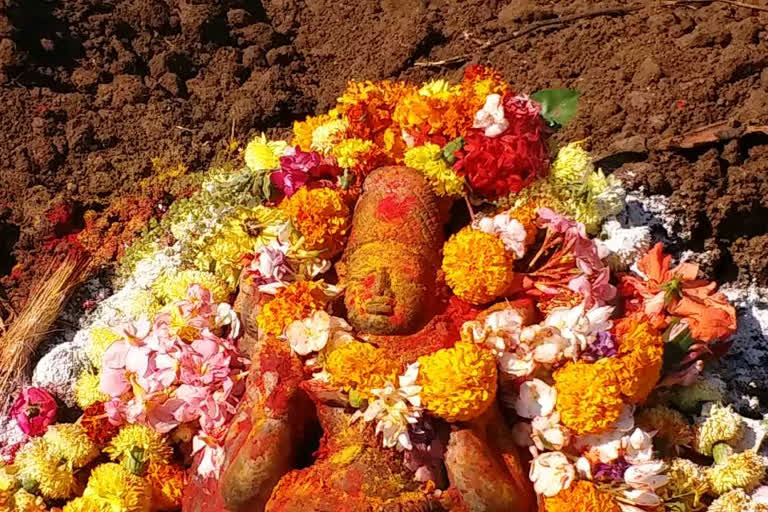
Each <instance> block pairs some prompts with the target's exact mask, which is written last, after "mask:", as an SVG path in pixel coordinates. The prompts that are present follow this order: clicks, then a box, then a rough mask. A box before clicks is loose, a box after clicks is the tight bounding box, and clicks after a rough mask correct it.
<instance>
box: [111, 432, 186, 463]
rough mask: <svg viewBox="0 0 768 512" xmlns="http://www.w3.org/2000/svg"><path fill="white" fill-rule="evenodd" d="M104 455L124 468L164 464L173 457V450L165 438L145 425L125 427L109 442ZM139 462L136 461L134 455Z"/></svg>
mask: <svg viewBox="0 0 768 512" xmlns="http://www.w3.org/2000/svg"><path fill="white" fill-rule="evenodd" d="M104 453H106V454H107V455H109V458H110V459H112V460H114V461H118V462H120V463H121V464H123V465H124V466H126V467H129V466H131V465H132V464H134V463H135V462H138V463H144V464H145V463H150V462H155V463H166V462H168V460H169V459H170V458H171V455H173V449H172V448H171V447H170V446H169V445H168V443H167V442H166V441H165V437H164V436H163V435H162V434H161V433H159V432H157V431H156V430H153V429H152V428H150V427H148V426H146V425H126V426H124V427H123V428H121V429H120V432H118V433H117V435H116V436H115V437H113V438H112V440H111V441H110V442H109V445H107V447H106V448H104ZM137 453H138V454H139V456H140V460H138V461H137V460H136V454H137Z"/></svg>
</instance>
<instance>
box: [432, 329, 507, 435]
mask: <svg viewBox="0 0 768 512" xmlns="http://www.w3.org/2000/svg"><path fill="white" fill-rule="evenodd" d="M418 361H419V378H418V380H417V383H418V384H419V385H420V386H422V390H421V399H422V402H423V404H424V407H425V408H426V409H427V410H429V411H430V412H431V413H432V414H434V415H435V416H437V417H439V418H443V419H445V420H447V421H469V420H471V419H473V418H476V417H478V416H480V415H481V414H482V413H483V412H485V411H486V410H487V409H488V407H490V405H491V403H492V402H493V400H494V399H495V398H496V387H497V375H498V374H497V370H496V360H495V358H494V357H493V354H491V353H490V352H489V351H487V350H485V349H483V348H481V347H480V346H479V345H476V344H474V343H466V342H461V341H460V342H458V343H456V345H455V346H454V347H453V348H447V349H441V350H438V351H437V352H434V353H433V354H430V355H427V356H422V357H420V358H419V360H418Z"/></svg>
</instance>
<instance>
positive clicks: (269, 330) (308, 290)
mask: <svg viewBox="0 0 768 512" xmlns="http://www.w3.org/2000/svg"><path fill="white" fill-rule="evenodd" d="M328 300H329V298H328V295H326V293H325V291H324V289H323V284H322V282H317V281H296V282H295V283H291V284H289V285H288V286H286V287H285V288H281V289H280V290H279V291H278V292H277V295H275V298H274V299H272V300H271V301H269V302H267V303H266V304H265V305H264V307H263V308H262V309H261V311H260V312H259V316H257V317H256V323H257V324H258V326H259V329H260V330H261V331H262V332H263V333H265V334H274V335H280V334H282V333H283V331H284V330H285V328H286V327H288V324H290V323H291V322H293V321H294V320H301V319H302V318H306V317H308V316H309V315H310V314H311V313H312V312H313V311H319V310H321V309H325V306H326V305H327V304H328Z"/></svg>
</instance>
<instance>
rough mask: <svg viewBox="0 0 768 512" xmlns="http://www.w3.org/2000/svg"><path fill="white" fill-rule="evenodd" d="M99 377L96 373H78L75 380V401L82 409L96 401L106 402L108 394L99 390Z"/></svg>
mask: <svg viewBox="0 0 768 512" xmlns="http://www.w3.org/2000/svg"><path fill="white" fill-rule="evenodd" d="M100 386H101V377H100V376H99V375H97V374H93V373H91V372H88V371H85V372H83V373H81V374H80V376H79V377H78V378H77V382H75V389H74V391H75V402H77V406H78V407H79V408H81V409H83V410H85V409H87V408H88V407H89V406H91V405H93V404H95V403H96V402H106V401H108V400H109V395H107V394H106V393H104V392H102V391H101V387H100Z"/></svg>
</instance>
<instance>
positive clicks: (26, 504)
mask: <svg viewBox="0 0 768 512" xmlns="http://www.w3.org/2000/svg"><path fill="white" fill-rule="evenodd" d="M13 499H14V504H15V505H16V508H14V509H13V510H14V512H47V510H48V507H46V506H45V501H44V500H43V498H42V497H40V496H35V495H34V494H30V493H28V492H27V491H25V490H24V489H19V490H18V491H16V494H14V495H13Z"/></svg>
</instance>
